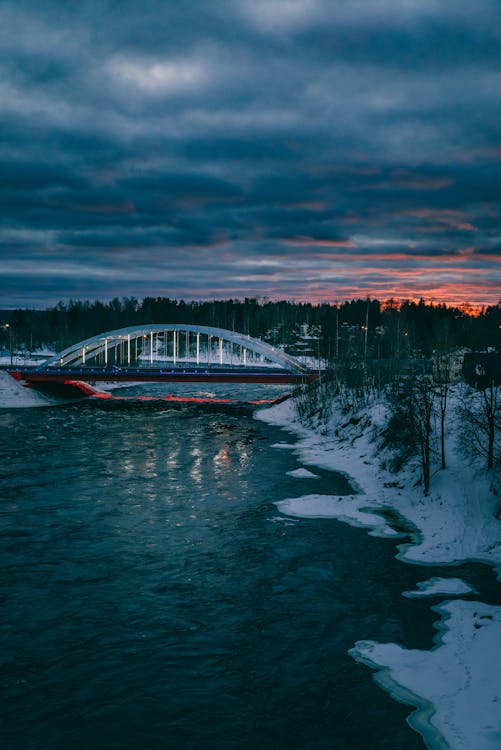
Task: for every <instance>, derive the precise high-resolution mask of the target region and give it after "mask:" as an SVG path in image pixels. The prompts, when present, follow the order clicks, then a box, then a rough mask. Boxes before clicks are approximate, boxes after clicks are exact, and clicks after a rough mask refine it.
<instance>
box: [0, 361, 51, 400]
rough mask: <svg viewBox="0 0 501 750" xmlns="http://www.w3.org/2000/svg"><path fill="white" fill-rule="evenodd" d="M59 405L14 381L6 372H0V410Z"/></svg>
mask: <svg viewBox="0 0 501 750" xmlns="http://www.w3.org/2000/svg"><path fill="white" fill-rule="evenodd" d="M56 403H59V402H58V401H55V400H54V399H51V398H49V397H48V396H44V395H43V394H41V393H38V391H35V390H33V389H32V388H26V387H25V386H24V385H22V384H21V383H19V382H18V381H17V380H14V378H12V377H11V376H10V375H9V373H8V372H6V371H5V370H0V409H16V408H20V407H24V408H26V407H32V406H51V405H53V404H56Z"/></svg>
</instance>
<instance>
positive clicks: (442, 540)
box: [256, 394, 501, 750]
mask: <svg viewBox="0 0 501 750" xmlns="http://www.w3.org/2000/svg"><path fill="white" fill-rule="evenodd" d="M453 399H454V394H453V397H452V403H451V407H453ZM456 413H457V412H455V410H454V408H450V411H449V415H450V416H449V424H448V435H449V440H448V468H447V469H446V470H445V471H443V472H437V473H435V474H434V476H433V478H432V485H431V491H430V495H429V496H428V497H424V496H423V490H422V487H421V485H419V484H418V478H419V472H418V468H417V466H416V464H412V463H410V464H409V465H408V466H406V467H405V468H404V469H403V470H402V471H400V472H399V473H398V474H392V473H390V472H389V471H387V470H386V469H385V468H384V464H385V459H387V458H388V457H387V456H385V455H384V452H382V451H381V449H380V448H379V447H378V437H379V435H380V432H381V429H382V427H383V426H384V425H385V423H386V420H387V418H388V409H387V406H386V404H385V403H384V402H380V403H375V404H373V405H372V406H371V407H368V408H367V409H366V410H365V412H362V413H360V414H357V415H355V418H350V417H347V416H346V415H343V414H342V412H341V410H338V411H336V410H335V409H333V411H332V413H331V416H330V419H329V420H328V422H327V423H326V424H322V425H316V426H312V427H311V428H307V427H305V426H304V425H303V424H301V423H300V421H299V418H298V416H297V412H296V409H295V406H294V402H293V401H292V400H289V401H286V402H284V403H282V404H280V405H278V406H276V407H273V408H272V409H269V410H263V411H260V412H259V413H258V414H257V415H256V416H257V417H258V418H259V419H262V420H263V421H266V422H269V423H271V424H274V425H277V426H281V427H284V428H285V429H287V430H288V431H290V432H292V433H293V434H294V435H295V436H296V438H297V442H296V443H294V445H293V446H292V447H293V449H294V450H295V452H296V454H297V455H298V457H299V459H300V461H301V462H302V463H303V464H304V467H305V469H306V468H307V467H308V468H309V469H312V471H313V472H314V468H313V467H315V466H317V467H321V468H324V469H329V470H332V471H340V472H342V473H344V474H346V475H347V476H348V477H349V478H350V481H351V484H352V486H353V488H354V489H355V490H356V494H353V495H348V496H341V497H339V496H330V495H318V494H313V493H312V494H309V495H306V496H302V497H296V498H290V499H286V500H283V501H282V502H280V503H278V507H279V510H280V511H281V512H282V513H285V514H287V515H291V516H295V517H298V518H301V517H308V518H326V519H328V518H333V519H337V520H340V521H343V522H346V523H349V524H351V525H354V526H360V527H366V528H367V529H368V532H369V533H370V534H373V535H376V536H384V537H391V536H394V537H398V536H401V535H402V531H403V529H404V528H405V527H407V529H409V528H411V529H412V534H411V539H412V543H408V542H407V541H406V542H405V543H402V544H401V545H400V547H399V554H398V556H399V557H400V558H401V559H402V560H405V561H407V562H412V563H417V564H421V565H427V564H450V565H453V564H454V563H460V562H464V561H473V560H474V561H481V562H484V563H488V564H490V565H492V566H493V567H494V568H495V569H496V570H497V573H498V577H500V578H501V521H500V520H498V519H497V518H496V516H495V514H496V511H497V508H498V504H499V497H497V496H496V495H495V494H494V493H493V491H492V487H491V480H490V479H489V478H487V477H486V475H485V474H482V473H480V472H478V471H477V470H476V469H475V468H474V467H472V466H470V465H469V463H468V462H467V461H465V458H464V456H463V455H462V453H461V451H460V449H459V445H458V429H457V428H458V422H457V420H458V417H457V416H455V414H456ZM277 447H279V446H277ZM284 447H285V442H284ZM312 485H313V486H312V490H314V481H313V477H312ZM467 590H468V587H467V586H466V584H464V582H462V581H460V580H458V579H457V578H453V569H451V578H450V579H442V580H440V581H437V580H430V581H423V583H422V584H421V585H420V587H419V591H416V592H402V595H405V596H426V595H428V596H437V595H443V596H444V601H443V602H442V603H441V604H440V605H437V606H435V607H434V610H435V611H436V612H437V613H438V615H439V617H440V619H439V621H438V623H437V624H436V627H437V630H438V631H439V632H438V636H437V638H436V645H435V647H434V648H433V649H432V650H431V651H418V650H407V649H404V648H402V647H401V646H399V645H398V644H379V643H376V642H373V641H363V642H358V643H356V644H354V646H353V648H352V649H351V651H350V654H351V655H352V656H353V658H355V659H357V660H358V661H361V662H363V663H365V664H368V665H369V666H371V667H372V668H374V669H376V670H377V672H376V675H375V678H376V680H377V682H378V684H379V685H380V686H381V687H383V688H384V689H385V690H387V691H388V692H389V693H390V694H391V695H392V696H393V697H394V698H395V699H396V700H399V701H402V702H404V703H408V704H410V705H412V706H415V707H416V711H415V712H414V713H413V714H412V716H411V717H410V719H409V723H410V724H411V726H413V727H414V728H415V729H416V730H417V731H419V732H420V733H421V734H422V736H423V738H424V740H425V743H426V745H427V746H428V747H429V748H434V749H435V748H440V749H442V748H450V750H498V749H499V748H500V747H501V676H500V671H499V668H498V665H499V664H500V663H501V607H495V606H490V605H487V604H485V603H483V602H476V601H471V599H470V600H468V601H466V600H461V599H459V598H456V599H455V600H454V601H451V597H459V596H461V595H462V594H465V593H467ZM435 601H436V600H435Z"/></svg>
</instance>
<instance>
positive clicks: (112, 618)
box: [0, 404, 478, 750]
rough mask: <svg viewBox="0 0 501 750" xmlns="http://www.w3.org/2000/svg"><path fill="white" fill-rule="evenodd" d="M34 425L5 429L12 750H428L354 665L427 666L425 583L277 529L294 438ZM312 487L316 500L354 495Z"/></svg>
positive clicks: (5, 704)
mask: <svg viewBox="0 0 501 750" xmlns="http://www.w3.org/2000/svg"><path fill="white" fill-rule="evenodd" d="M22 411H23V413H22V414H20V413H19V412H18V413H16V414H14V415H13V414H12V412H0V449H1V455H2V456H4V463H3V464H2V467H1V475H0V498H1V505H0V541H1V546H0V567H1V570H2V571H3V575H2V582H1V592H0V595H1V604H2V618H1V620H0V639H1V643H2V646H3V651H2V665H1V666H2V681H1V685H0V690H1V693H2V694H1V696H0V700H1V703H2V711H3V715H4V724H3V727H2V729H1V730H0V732H1V734H0V739H1V740H2V748H6V749H7V750H20V749H21V750H63V749H64V750H67V748H69V747H73V748H76V750H94V749H95V750H97V749H98V748H99V749H100V750H112V749H114V748H120V750H129V749H130V750H135V749H136V748H142V747H147V748H148V750H151V749H153V750H157V749H158V750H160V749H162V750H163V749H164V748H169V750H171V749H174V750H177V748H183V749H184V748H188V749H189V750H191V749H193V750H195V748H196V750H199V748H204V750H205V748H208V749H209V750H216V749H217V750H230V749H231V750H233V748H239V749H240V748H242V749H243V750H255V748H260V749H261V748H264V749H265V750H267V749H268V748H270V749H271V748H273V750H290V749H291V748H297V750H299V749H301V750H323V749H324V748H325V750H331V748H333V747H339V748H345V747H346V748H348V747H350V748H355V750H356V749H357V748H363V750H366V748H371V750H385V749H387V750H390V748H391V750H400V748H405V749H406V750H418V748H421V749H422V747H423V745H422V742H421V740H420V739H419V737H418V736H417V735H415V734H414V733H413V732H412V731H411V730H410V729H409V728H408V727H407V726H406V724H405V716H406V714H407V713H408V711H407V709H406V708H404V707H402V706H399V705H397V704H395V703H394V702H393V701H392V700H391V699H390V698H389V697H387V696H386V695H385V694H384V693H382V691H380V690H379V689H378V688H377V687H376V686H375V685H374V684H373V682H372V680H371V674H370V671H369V670H368V669H366V668H364V667H362V666H360V665H358V664H356V663H355V662H354V661H353V660H352V659H351V658H350V657H349V656H348V655H347V650H348V649H349V648H350V647H351V646H352V645H353V643H354V642H355V641H356V640H359V639H364V638H367V639H374V640H380V641H388V640H390V641H391V640H395V641H397V642H399V643H402V644H403V645H407V646H408V647H415V648H427V647H428V648H429V647H431V644H432V636H433V632H434V631H433V628H432V621H433V619H434V616H433V615H432V614H431V613H430V611H429V608H428V606H427V604H426V603H425V602H422V601H417V600H413V599H404V598H403V597H402V596H401V592H402V591H404V590H410V589H413V588H415V587H416V583H417V581H418V580H421V578H422V570H421V569H420V568H414V567H413V566H410V565H404V564H402V563H399V562H397V561H396V560H395V559H394V554H395V546H394V544H393V543H392V542H390V541H388V540H380V539H374V538H372V537H369V536H367V534H366V533H365V532H364V531H361V530H359V529H352V528H351V527H348V526H346V525H343V524H339V523H337V522H325V521H316V520H310V521H304V522H303V521H291V520H290V519H286V518H281V517H280V515H279V514H278V512H277V510H276V507H275V506H274V504H273V503H274V502H275V501H278V500H282V499H284V498H285V497H290V496H295V495H300V494H307V493H309V492H311V482H310V481H309V480H307V479H297V478H293V477H290V476H287V474H286V472H287V471H291V470H292V469H294V468H297V462H296V460H295V458H294V455H293V453H292V452H291V451H280V450H272V449H270V447H269V446H270V445H271V444H273V443H276V442H283V440H284V434H283V433H282V432H280V431H278V430H275V429H272V428H269V427H267V426H266V425H263V424H261V423H260V422H257V421H254V420H252V419H251V418H249V417H245V416H241V415H238V416H229V415H228V414H217V413H203V412H202V413H199V412H197V413H193V412H190V411H187V412H172V411H162V412H151V411H148V410H147V409H145V410H143V411H134V412H130V411H127V410H125V411H116V412H109V413H108V412H102V411H100V410H98V409H94V408H90V407H86V406H85V405H82V404H80V405H77V406H71V407H58V408H57V409H54V410H45V409H44V410H22ZM285 439H286V440H287V439H288V438H287V437H286V438H285ZM317 473H319V474H320V475H321V476H320V478H319V479H316V480H315V492H319V493H321V494H329V493H337V494H340V493H343V492H348V491H349V490H350V488H349V486H348V485H347V483H346V481H345V480H344V479H343V478H341V477H337V476H335V475H332V474H329V473H327V472H322V471H320V472H317ZM432 574H438V575H439V574H440V571H439V570H438V571H436V570H435V569H433V571H430V575H432ZM456 574H460V573H459V572H458V571H455V575H456ZM473 583H474V584H475V585H476V586H477V588H478V583H477V582H476V581H473ZM361 716H363V721H361V720H359V717H361Z"/></svg>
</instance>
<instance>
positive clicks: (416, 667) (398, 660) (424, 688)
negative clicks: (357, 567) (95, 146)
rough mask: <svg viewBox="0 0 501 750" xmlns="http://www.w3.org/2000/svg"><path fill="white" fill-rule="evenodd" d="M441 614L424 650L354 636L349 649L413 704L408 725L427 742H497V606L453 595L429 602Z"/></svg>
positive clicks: (495, 747)
mask: <svg viewBox="0 0 501 750" xmlns="http://www.w3.org/2000/svg"><path fill="white" fill-rule="evenodd" d="M433 609H434V610H435V611H437V612H439V613H440V614H441V616H442V619H441V622H440V624H439V625H438V627H439V637H438V639H437V644H436V646H435V647H434V648H433V649H432V650H431V651H418V650H413V649H411V650H408V649H405V648H401V647H400V646H397V645H396V644H394V643H384V644H381V643H376V642H374V641H358V642H357V643H356V644H355V646H354V648H352V649H351V650H350V651H349V653H350V655H351V656H353V658H355V659H356V660H357V661H360V662H362V663H364V664H368V665H369V666H370V667H373V668H374V669H377V670H380V671H378V672H377V673H376V675H375V679H376V681H377V682H378V683H379V684H380V685H381V687H383V688H384V689H385V690H387V691H388V692H389V693H391V695H392V696H393V697H394V698H396V700H400V701H402V702H403V703H409V704H411V705H414V706H416V708H417V710H416V711H415V712H414V713H413V714H412V715H411V717H410V718H409V723H410V725H411V726H412V727H413V728H414V729H416V731H418V732H420V733H421V734H422V735H423V738H424V740H425V742H426V743H427V745H428V747H429V748H444V747H449V748H454V750H499V748H500V747H501V670H500V668H499V665H500V660H499V658H497V655H499V654H501V607H494V606H490V605H487V604H483V603H482V602H469V601H468V602H466V601H454V602H447V603H446V604H442V605H440V606H438V607H434V608H433Z"/></svg>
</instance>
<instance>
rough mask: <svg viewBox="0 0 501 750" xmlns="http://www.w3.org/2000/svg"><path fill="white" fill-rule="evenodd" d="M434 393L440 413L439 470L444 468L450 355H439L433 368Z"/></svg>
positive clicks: (449, 385) (449, 384)
mask: <svg viewBox="0 0 501 750" xmlns="http://www.w3.org/2000/svg"><path fill="white" fill-rule="evenodd" d="M433 379H434V382H435V393H436V396H437V400H438V407H439V411H440V468H441V469H445V468H446V461H445V416H446V413H447V398H448V396H449V391H450V388H451V355H450V354H439V355H437V356H436V358H435V361H434V366H433Z"/></svg>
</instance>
